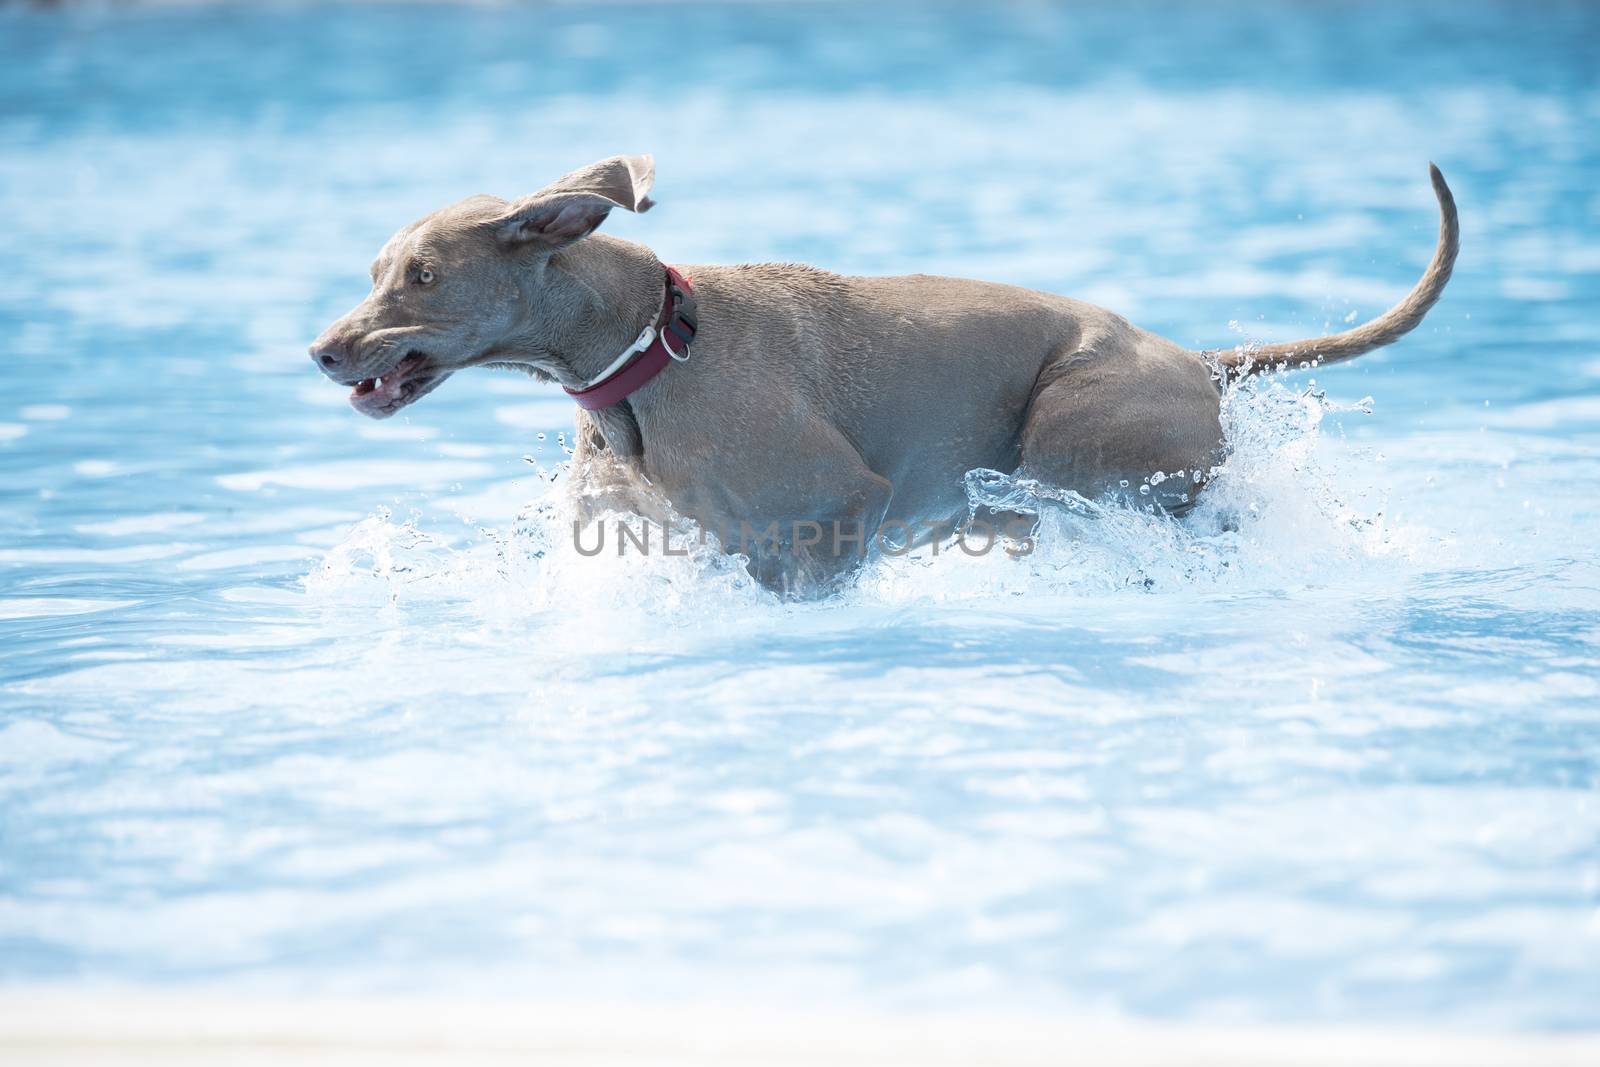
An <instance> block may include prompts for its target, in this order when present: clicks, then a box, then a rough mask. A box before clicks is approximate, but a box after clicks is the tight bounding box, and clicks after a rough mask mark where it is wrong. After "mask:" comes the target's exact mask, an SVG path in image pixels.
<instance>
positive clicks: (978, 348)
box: [312, 156, 1458, 592]
mask: <svg viewBox="0 0 1600 1067" xmlns="http://www.w3.org/2000/svg"><path fill="white" fill-rule="evenodd" d="M1432 174H1433V181H1434V189H1435V191H1436V193H1437V194H1438V197H1439V203H1440V208H1441V212H1442V215H1443V222H1442V224H1441V228H1440V240H1439V246H1438V250H1437V251H1436V252H1435V255H1434V259H1433V262H1432V264H1430V266H1429V268H1428V271H1427V273H1426V274H1425V275H1424V276H1423V279H1422V281H1421V282H1420V283H1419V284H1418V286H1417V288H1416V289H1415V290H1414V291H1413V292H1412V293H1411V295H1410V296H1408V297H1407V298H1406V299H1405V300H1404V301H1402V303H1401V304H1400V305H1398V306H1397V307H1396V308H1394V309H1393V310H1392V311H1390V312H1388V313H1387V314H1385V315H1383V316H1381V317H1380V318H1378V319H1376V320H1374V321H1373V322H1371V323H1368V324H1366V325H1365V326H1362V327H1360V328H1358V329H1355V330H1350V331H1347V332H1345V333H1341V334H1336V335H1334V336H1332V337H1327V338H1319V339H1316V340H1311V341H1299V342H1294V343H1292V344H1288V345H1272V346H1268V347H1266V348H1262V349H1257V350H1255V351H1253V352H1251V351H1234V352H1228V351H1223V352H1218V353H1199V352H1193V351H1190V350H1188V349H1185V348H1182V347H1180V346H1178V345H1176V344H1174V343H1172V342H1171V341H1168V340H1165V339H1163V338H1161V337H1157V336H1155V335H1154V334H1150V333H1147V332H1145V331H1144V330H1141V329H1139V328H1138V327H1136V326H1133V325H1132V324H1130V323H1129V322H1127V321H1126V320H1125V319H1123V318H1121V317H1120V316H1118V315H1115V314H1113V313H1111V312H1109V311H1106V310H1104V309H1102V308H1098V307H1095V306H1093V305H1091V304H1085V303H1082V302H1081V301H1077V300H1072V299H1069V298H1067V297H1062V296H1055V295H1052V294H1049V293H1042V292H1036V291H1033V290H1028V289H1021V288H1017V287H1015V286H1009V285H998V284H994V283H991V282H980V281H968V280H964V279H957V278H943V277H933V276H929V275H911V276H907V277H892V278H859V277H842V276H840V275H836V274H830V273H827V272H825V271H821V270H817V269H815V268H812V267H807V266H801V265H796V264H762V265H746V266H687V267H682V268H680V269H682V270H683V272H684V273H685V274H687V275H688V276H689V277H690V278H691V279H692V280H693V285H694V289H695V294H696V298H697V300H698V303H699V317H700V330H699V334H698V335H697V336H696V338H695V341H694V345H693V350H692V355H691V358H690V360H689V362H688V363H686V364H682V365H674V366H672V367H669V368H668V369H667V370H666V371H665V372H663V373H662V374H660V375H659V376H657V377H656V378H654V379H653V380H652V381H650V382H649V383H647V384H646V385H645V386H643V387H642V388H640V389H639V390H638V391H637V392H635V393H634V394H633V395H632V396H631V397H629V398H628V399H627V400H626V401H624V402H622V403H621V404H618V405H616V406H615V407H613V408H609V409H606V410H605V411H602V412H596V413H593V414H591V413H587V412H583V411H581V410H579V411H578V417H577V421H578V449H577V454H576V456H575V463H576V468H577V471H576V473H577V474H578V475H579V478H578V479H577V480H579V481H583V482H586V483H588V484H590V485H596V484H598V485H600V486H601V487H602V490H603V495H604V497H605V499H607V500H611V501H621V502H625V504H626V506H629V507H632V508H634V509H635V510H646V511H648V509H649V508H650V501H652V500H659V499H662V498H664V499H665V501H667V502H669V503H670V504H671V505H672V507H673V508H674V509H676V510H677V511H678V512H679V513H680V514H683V515H685V516H688V517H689V518H691V519H693V520H695V521H698V522H700V523H702V524H704V525H705V526H707V527H709V528H711V529H713V530H718V531H725V530H729V529H738V528H739V524H741V523H747V524H749V526H750V527H751V528H752V529H761V528H763V527H764V526H765V525H766V524H767V523H769V522H774V521H775V522H778V523H779V524H780V527H782V528H785V529H787V528H789V527H790V526H791V525H792V524H793V523H795V522H797V521H815V522H819V523H822V524H824V525H826V524H828V523H831V522H834V521H840V522H843V523H846V524H853V523H861V524H862V525H863V527H864V528H865V529H866V530H867V531H869V532H870V531H872V530H875V529H876V528H877V527H878V526H879V524H880V523H882V522H883V521H884V520H886V519H892V520H900V521H904V522H908V523H910V522H918V521H922V520H929V521H935V522H950V523H954V522H958V521H960V520H961V519H962V518H964V517H965V515H966V510H967V501H966V497H965V494H964V490H963V478H964V476H965V474H966V473H967V472H968V471H970V470H974V469H977V468H988V469H993V470H1000V471H1007V472H1010V471H1017V470H1021V471H1023V472H1025V473H1027V474H1028V475H1030V476H1032V477H1037V478H1039V479H1041V480H1043V481H1046V482H1049V483H1051V484H1054V485H1058V486H1061V487H1063V488H1068V489H1073V490H1076V491H1078V492H1081V493H1083V494H1085V495H1087V496H1100V495H1105V494H1108V493H1116V492H1118V491H1119V490H1120V489H1121V486H1122V483H1123V482H1124V481H1127V482H1128V483H1130V484H1131V485H1133V486H1137V485H1139V484H1140V483H1141V482H1142V481H1143V480H1144V479H1146V478H1147V477H1149V476H1150V475H1151V474H1153V473H1155V472H1157V471H1160V472H1165V473H1169V474H1170V473H1172V472H1175V471H1178V470H1182V471H1185V472H1189V475H1190V476H1189V477H1188V478H1186V479H1184V483H1185V484H1184V485H1183V487H1182V490H1181V492H1180V491H1179V490H1176V489H1174V490H1173V491H1172V493H1171V495H1168V496H1163V494H1162V492H1160V491H1158V492H1156V493H1155V494H1153V496H1154V499H1155V500H1156V502H1157V503H1160V504H1163V505H1165V506H1168V507H1172V508H1181V507H1183V506H1185V505H1186V504H1187V503H1188V501H1189V495H1188V494H1189V493H1192V492H1193V491H1194V490H1195V489H1196V485H1195V484H1194V476H1195V472H1199V476H1200V477H1203V476H1204V474H1205V473H1206V472H1209V471H1210V470H1211V469H1212V468H1213V467H1214V466H1215V465H1216V464H1217V463H1218V462H1219V461H1220V459H1221V457H1222V454H1223V447H1224V446H1223V439H1222V428H1221V424H1220V421H1219V401H1220V393H1219V388H1218V378H1219V376H1220V375H1221V374H1224V373H1232V374H1244V373H1251V372H1253V371H1255V370H1259V369H1262V368H1264V367H1267V366H1273V365H1281V364H1282V363H1285V362H1287V361H1290V360H1318V359H1321V360H1338V359H1346V358H1349V357H1351V356H1354V355H1357V354H1359V353H1360V352H1364V351H1368V350H1370V349H1372V348H1375V347H1378V346H1380V345H1384V344H1388V343H1389V342H1391V341H1393V340H1394V339H1395V338H1397V337H1399V336H1400V335H1401V334H1403V333H1405V332H1406V331H1407V330H1410V329H1411V328H1413V327H1414V326H1416V324H1417V323H1418V322H1420V321H1421V319H1422V316H1423V314H1424V313H1425V312H1426V311H1427V309H1428V308H1429V307H1430V306H1431V305H1432V304H1433V302H1434V301H1435V300H1437V299H1438V296H1439V293H1440V291H1442V289H1443V287H1444V284H1445V282H1446V281H1447V280H1448V278H1449V275H1450V269H1451V265H1452V262H1453V260H1454V258H1455V254H1456V248H1457V243H1458V237H1457V226H1456V216H1455V208H1454V204H1453V202H1452V200H1451V197H1450V192H1449V189H1448V188H1447V187H1446V186H1445V184H1444V179H1443V177H1442V176H1440V174H1439V172H1438V170H1437V168H1434V169H1433V170H1432ZM653 178H654V166H653V163H652V162H651V160H650V157H648V156H632V157H616V158H614V159H609V160H605V161H602V162H600V163H597V164H594V165H593V166H590V167H586V168H584V169H583V170H580V171H576V172H574V173H573V174H570V175H568V176H566V177H564V178H562V179H560V180H559V181H557V182H555V183H553V184H552V185H550V186H547V187H546V188H544V189H542V190H540V191H539V192H538V193H535V194H534V195H532V196H530V197H527V198H524V199H523V200H519V201H517V202H516V203H515V204H508V203H506V202H505V201H502V200H499V199H497V198H494V197H486V196H480V197H473V198H471V199H468V200H464V201H462V202H460V203H458V204H455V205H452V206H451V207H447V208H445V209H443V210H441V211H438V212H435V213H434V214H432V215H429V216H427V217H426V218H424V219H422V220H420V221H419V222H416V223H413V224H412V225H411V226H408V227H406V228H405V229H403V230H401V231H400V232H399V233H397V234H396V235H395V236H394V237H393V238H391V239H390V241H389V243H388V244H387V245H385V246H384V249H383V251H382V252H381V253H380V254H379V256H378V260H377V261H376V262H375V263H374V265H373V291H372V293H371V295H369V296H368V297H367V299H366V300H364V301H363V302H362V303H361V304H360V305H359V306H358V307H357V308H355V309H354V310H353V311H351V312H350V313H349V314H348V315H346V316H345V317H344V318H342V319H340V320H339V321H338V322H336V323H335V324H334V325H332V326H330V327H329V328H328V330H327V331H325V332H324V333H323V335H322V336H321V337H319V338H318V340H317V342H316V343H315V344H313V345H312V355H313V358H314V359H317V360H318V361H319V363H321V364H323V369H324V371H325V373H327V374H328V375H329V376H330V377H332V378H334V379H335V380H336V381H340V382H343V383H345V384H354V383H356V382H358V381H360V380H362V379H372V378H379V377H382V376H384V375H386V374H391V373H398V374H401V375H402V376H403V377H405V378H406V381H405V387H406V388H407V389H409V388H410V386H411V384H412V383H413V382H415V383H419V385H418V388H417V389H416V390H415V391H412V392H408V393H407V394H406V395H405V396H402V397H399V398H397V400H396V403H395V405H394V406H393V407H392V408H390V407H382V408H381V409H374V408H373V407H371V406H370V405H369V406H368V407H363V408H362V410H364V411H367V413H369V414H373V415H375V416H377V417H384V416H386V415H389V414H393V413H394V411H397V410H399V408H400V407H403V406H405V404H406V403H409V402H411V401H412V400H415V399H416V398H417V397H419V396H421V395H422V394H423V393H425V392H427V391H429V390H431V389H433V388H435V387H437V385H438V384H439V382H442V381H443V380H444V378H445V377H447V376H448V375H449V374H450V373H453V372H454V371H457V370H460V369H463V368H466V367H473V366H486V365H487V366H508V367H515V368H518V369H522V370H526V371H528V372H530V373H532V374H534V375H536V376H538V377H541V378H546V379H550V380H554V381H556V382H558V383H560V384H561V385H564V386H567V387H569V388H577V387H579V386H581V385H582V384H583V383H584V382H586V381H587V380H588V379H589V378H590V377H592V376H593V375H595V374H597V373H599V372H600V371H601V370H602V369H604V367H605V366H606V365H607V364H609V363H610V361H611V360H612V359H613V358H614V357H615V356H616V354H617V353H618V352H620V351H622V350H623V349H624V348H625V347H627V346H628V344H629V343H631V342H632V341H633V339H634V338H635V337H636V336H637V335H638V334H639V331H640V330H641V329H642V328H643V327H644V326H645V325H646V324H648V323H650V322H652V321H653V320H654V318H655V316H656V314H657V312H658V310H659V306H660V301H661V294H662V265H661V263H660V261H659V260H658V259H657V258H656V256H655V255H654V253H652V252H651V251H650V250H649V249H648V248H645V247H644V246H642V245H638V244H634V243H632V242H629V241H623V240H618V239H616V238H613V237H609V236H606V235H604V234H593V235H591V232H592V231H593V229H594V228H595V227H596V226H598V225H599V223H600V221H601V220H603V219H604V218H605V215H606V213H607V212H609V211H611V210H613V209H616V208H623V209H627V210H634V211H644V210H647V209H648V208H649V206H650V204H651V201H650V199H649V197H648V195H647V194H648V192H649V190H650V185H651V182H652V180H653ZM423 268H427V269H428V270H430V271H431V272H432V274H431V276H432V277H433V279H434V280H433V281H432V282H431V283H429V284H426V285H424V284H420V283H419V270H421V269H423ZM413 351H415V352H418V353H421V354H423V355H424V356H425V358H424V359H421V360H415V359H414V360H412V361H411V363H409V364H406V365H405V367H400V364H401V361H402V359H404V358H405V356H406V355H407V353H410V352H413ZM412 366H415V367H417V368H419V369H415V370H412V371H407V370H406V367H412ZM397 368H399V369H398V370H397ZM377 395H382V394H377ZM1172 482H1173V484H1174V485H1176V484H1177V480H1172ZM1164 484H1165V483H1164ZM827 540H828V539H825V542H824V544H823V545H821V546H813V547H804V546H795V545H792V544H785V545H784V546H783V547H782V549H781V550H780V551H777V552H767V553H756V554H755V558H754V559H753V562H752V564H751V568H752V571H753V572H754V573H756V574H757V576H758V577H760V578H761V579H762V580H763V581H764V582H766V583H768V584H769V585H771V586H773V587H776V588H784V589H789V590H792V591H801V592H817V591H820V590H824V589H826V588H829V587H830V586H831V585H832V584H833V583H834V582H835V581H836V580H837V579H838V578H840V577H842V576H844V575H847V574H848V573H850V572H851V571H852V570H853V569H854V566H855V564H856V562H857V558H858V557H857V554H856V552H855V551H854V548H853V546H852V545H850V544H848V543H846V544H845V545H843V546H842V547H841V548H840V550H839V551H833V546H831V545H830V544H828V543H827Z"/></svg>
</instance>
